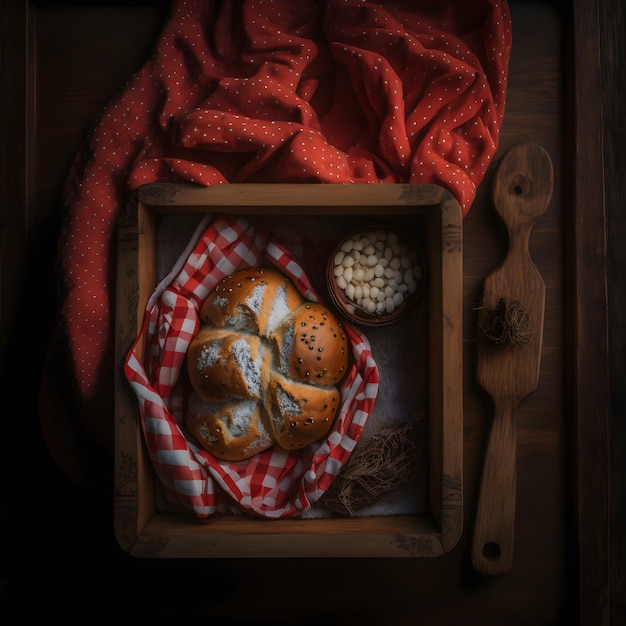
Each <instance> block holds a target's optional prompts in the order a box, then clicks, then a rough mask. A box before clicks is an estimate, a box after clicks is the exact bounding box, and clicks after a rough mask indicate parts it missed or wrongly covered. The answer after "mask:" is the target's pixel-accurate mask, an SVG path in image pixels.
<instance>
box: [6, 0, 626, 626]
mask: <svg viewBox="0 0 626 626" xmlns="http://www.w3.org/2000/svg"><path fill="white" fill-rule="evenodd" d="M166 4H167V3H165V2H154V3H151V2H143V3H142V2H137V3H134V4H132V5H130V6H127V5H125V3H117V2H112V3H110V5H109V6H107V5H106V3H94V2H77V1H74V2H66V3H64V4H63V5H62V4H61V3H55V2H31V3H24V2H21V1H19V0H2V3H1V4H0V20H1V23H0V27H1V35H2V38H1V39H0V46H2V50H1V51H2V54H1V55H0V63H1V64H2V67H1V69H2V72H1V73H0V80H1V81H2V84H1V87H2V91H1V92H0V98H1V101H2V124H3V125H2V137H1V141H2V147H3V156H2V158H3V171H4V172H5V174H4V175H3V177H2V179H1V181H0V183H1V192H2V201H3V213H2V250H1V255H2V257H1V258H2V266H1V269H2V275H1V278H2V284H1V288H2V328H1V331H2V342H3V343H2V346H1V347H2V350H3V353H4V357H5V358H4V359H3V370H2V374H3V380H4V381H5V384H6V385H7V388H13V387H15V386H16V385H17V383H18V382H19V381H20V380H22V376H23V374H22V372H24V371H28V372H29V373H30V375H31V376H32V380H36V379H38V377H39V375H40V370H41V367H42V362H40V360H39V359H35V362H33V360H32V359H31V360H30V361H26V360H25V358H24V356H23V353H24V350H23V345H24V341H26V340H25V339H23V338H24V337H27V336H29V335H28V333H29V332H30V334H31V335H32V329H33V328H37V331H38V332H37V333H35V334H36V337H35V340H36V341H31V340H30V339H29V340H28V341H31V343H30V344H29V345H33V346H35V345H36V346H37V347H38V349H39V352H33V353H34V354H42V353H43V351H44V350H45V347H44V346H45V345H46V342H47V340H48V339H49V334H50V332H51V318H50V316H46V315H45V313H44V314H43V315H42V308H41V307H37V308H36V309H34V308H32V307H30V306H29V307H26V309H25V307H24V303H25V302H31V301H32V300H30V299H29V298H32V296H31V295H30V293H29V292H28V291H27V290H25V289H24V284H25V283H26V282H32V281H33V280H36V281H38V283H39V288H40V291H39V292H38V293H39V295H40V297H43V298H44V301H46V302H49V301H51V299H52V298H53V297H54V293H55V290H54V284H53V270H52V267H51V263H52V258H53V255H54V248H55V241H56V233H57V229H58V217H59V207H58V194H59V190H60V186H61V183H62V180H63V177H64V174H65V172H66V171H67V168H68V166H69V163H70V161H71V159H72V156H73V154H74V152H75V150H76V148H77V145H78V143H79V141H80V139H81V138H82V137H83V136H84V134H85V132H86V131H87V129H88V128H89V125H90V123H91V121H92V120H93V119H94V118H95V115H96V114H97V113H98V112H99V110H100V109H101V107H102V106H104V104H106V102H107V101H108V99H109V98H110V97H112V96H113V95H114V93H115V92H116V91H117V90H118V89H119V88H120V87H121V86H122V85H123V83H124V82H125V80H126V79H127V78H128V77H129V76H130V75H131V73H132V72H134V71H135V70H136V69H138V67H140V65H141V63H142V61H143V59H145V57H146V55H147V54H148V53H149V51H150V47H151V45H152V43H153V42H154V39H155V37H156V36H157V34H158V32H159V29H160V26H161V24H162V21H163V19H164V16H165V11H164V6H165V5H166ZM510 6H511V11H512V17H513V52H512V58H511V64H510V75H509V82H508V89H509V92H508V98H507V108H506V112H505V120H504V125H503V128H502V132H501V138H500V149H499V152H498V155H497V156H496V158H495V159H494V163H493V166H492V168H491V169H490V170H489V171H488V173H487V176H486V178H485V180H484V181H483V184H482V185H481V187H480V188H479V190H478V195H477V198H476V201H475V204H474V206H473V207H472V209H471V210H470V213H469V215H468V216H467V218H466V219H465V223H464V268H465V278H464V328H465V331H464V332H465V342H464V355H463V356H464V388H465V399H464V413H465V422H464V437H465V442H464V487H465V489H464V497H465V507H464V514H465V520H464V527H465V529H466V532H465V534H464V536H463V538H462V540H461V541H460V542H459V544H458V545H457V546H456V548H455V549H454V550H452V551H451V552H449V553H448V554H446V555H445V556H443V557H441V558H436V559H432V560H424V559H415V560H407V559H403V560H402V562H401V563H399V562H397V561H396V560H387V559H367V558H366V559H358V560H352V559H280V560H271V559H254V560H246V559H243V560H236V561H232V560H209V561H206V560H199V561H196V560H193V559H191V560H183V561H180V560H162V561H155V560H142V559H130V558H128V557H127V556H125V555H124V554H122V553H121V552H120V550H119V549H118V548H117V546H116V544H115V541H114V538H113V533H112V510H111V509H112V495H111V494H112V485H111V480H112V476H111V465H110V458H109V456H108V455H107V454H106V453H104V452H102V451H94V452H90V454H91V460H92V461H93V465H94V466H95V467H94V469H93V473H92V474H91V475H90V476H89V477H88V478H89V481H87V482H82V483H81V482H80V481H78V482H77V480H75V478H76V476H73V477H68V475H67V474H65V473H63V472H62V471H61V470H60V469H59V467H58V465H57V464H56V463H55V462H54V461H53V460H52V459H51V458H50V456H49V454H48V452H47V450H46V448H45V446H44V445H43V442H42V440H41V434H40V432H39V428H38V417H37V416H38V407H37V398H36V397H35V394H34V393H33V394H28V396H27V397H25V398H24V400H23V406H22V411H21V414H20V415H19V419H15V418H14V417H13V416H12V415H8V416H7V421H8V422H9V423H8V424H7V429H8V430H7V436H9V437H12V439H10V440H11V441H19V442H20V445H19V446H11V448H10V449H9V450H7V454H5V455H3V463H5V464H6V467H5V466H3V477H4V479H5V480H4V481H3V486H5V485H6V486H5V488H4V490H3V495H4V498H3V505H2V508H1V509H0V512H1V516H2V517H1V520H0V521H1V523H2V527H1V530H2V539H1V540H0V550H1V553H0V576H1V579H0V582H1V584H0V600H2V602H3V610H6V612H7V614H8V615H9V617H11V616H13V617H15V616H23V615H29V616H31V617H32V616H39V614H40V611H39V609H40V608H45V615H47V616H52V615H55V616H57V615H58V616H61V617H63V616H65V617H68V616H72V615H73V613H74V612H77V611H74V608H73V607H76V606H77V605H76V604H75V603H74V600H73V599H74V598H78V597H80V598H82V599H83V600H84V601H85V602H86V603H87V604H88V605H89V606H90V607H91V611H92V613H93V614H94V615H95V616H97V617H101V618H107V619H109V620H110V621H113V622H118V623H119V622H122V621H123V620H131V621H132V620H135V619H145V618H151V617H155V616H166V617H167V618H170V619H175V618H184V617H187V618H189V617H195V618H198V617H200V618H204V619H206V620H208V621H210V623H215V624H223V623H228V624H244V623H249V624H270V623H271V624H290V623H294V616H297V622H298V623H299V624H303V625H306V624H318V623H320V622H324V623H327V624H328V623H343V624H353V623H354V624H381V623H385V624H394V625H403V624H427V625H428V624H437V625H443V626H445V625H448V624H449V625H456V624H465V623H474V624H481V626H491V625H493V626H500V625H502V624H507V625H508V626H515V625H519V626H528V625H530V624H532V625H535V624H546V625H552V624H555V625H556V624H559V625H560V624H566V625H570V624H576V623H579V624H581V625H584V626H607V625H609V624H610V625H611V626H613V625H616V624H624V623H625V620H626V597H625V591H624V589H625V588H626V585H625V584H624V582H625V577H624V558H625V554H626V542H625V541H624V531H623V528H624V527H625V525H626V523H625V511H626V507H625V503H624V487H623V482H624V481H623V478H622V476H623V472H624V463H623V455H620V454H619V449H620V446H621V449H623V447H624V445H626V441H625V439H626V437H625V435H626V433H625V430H626V429H625V428H624V424H625V423H626V420H625V419H624V404H625V402H624V398H625V397H626V392H625V384H624V381H623V377H622V370H623V366H624V354H626V350H625V349H624V339H625V337H626V335H625V333H624V331H623V330H622V326H621V319H622V318H623V312H624V306H625V305H624V288H623V278H622V273H623V267H624V261H625V259H624V254H625V252H624V246H623V245H622V241H623V239H624V237H625V236H626V232H625V231H626V228H625V227H626V224H625V217H624V198H625V197H626V192H625V189H626V187H625V185H626V183H625V179H626V177H624V175H623V172H624V165H625V161H624V145H626V140H625V139H626V137H625V136H624V134H625V128H624V124H625V121H624V115H623V110H624V106H625V104H626V99H625V98H624V81H623V76H624V68H625V63H624V47H623V40H624V36H625V34H626V33H625V27H624V7H623V6H622V3H621V2H620V0H607V1H606V2H599V0H591V1H589V2H587V1H586V0H573V1H572V2H567V3H565V4H563V6H562V3H556V2H555V3H550V2H524V1H521V0H519V1H515V0H511V2H510ZM573 9H575V10H573ZM9 51H10V54H9ZM598 60H602V61H603V62H604V64H603V65H602V68H600V67H599V65H598ZM600 69H602V72H600ZM603 127H604V130H605V133H604V141H602V140H601V138H602V129H603ZM524 142H533V143H536V144H538V145H540V146H542V147H543V148H544V149H545V150H546V151H547V152H548V153H549V155H550V157H551V159H552V162H553V166H554V183H555V187H554V193H553V197H552V201H551V203H550V206H549V207H548V210H547V211H546V213H545V215H544V216H542V218H541V220H540V221H539V222H538V224H537V226H536V228H535V230H534V232H533V237H532V239H531V242H530V254H531V256H532V258H533V260H534V262H535V264H536V265H537V268H538V269H539V271H540V272H541V275H542V277H543V279H544V281H545V286H546V301H545V321H544V333H543V347H542V356H541V358H542V362H541V375H540V378H539V383H538V386H537V389H536V391H535V392H534V393H533V394H532V395H531V396H529V397H528V398H527V400H526V401H525V402H524V403H523V404H522V405H520V407H519V410H518V413H517V424H518V429H517V459H516V461H517V462H516V470H517V508H516V519H515V537H514V546H515V548H514V561H513V563H514V565H513V567H512V568H511V570H510V572H509V573H508V574H507V575H506V576H500V577H496V578H493V577H487V578H485V577H481V576H479V575H477V574H476V572H475V571H474V569H473V568H472V565H471V559H470V550H471V536H472V531H473V526H474V519H475V514H476V504H477V499H478V488H479V483H480V474H481V469H482V458H483V455H484V452H485V448H486V444H487V439H488V433H489V426H490V423H491V411H492V407H491V404H490V399H489V397H488V395H487V394H486V393H485V392H484V390H481V389H480V386H479V385H478V384H477V383H476V381H475V380H474V375H475V361H476V344H477V342H476V336H475V329H476V327H477V307H478V304H479V303H480V299H481V294H482V285H483V281H484V279H485V277H486V276H487V275H488V274H489V273H490V272H491V271H492V270H493V269H494V268H495V267H497V265H498V263H499V262H500V261H501V259H502V258H503V257H504V255H505V253H506V237H505V236H504V233H503V231H502V229H501V226H500V224H499V222H498V217H497V215H496V213H495V211H494V208H493V206H492V204H491V201H490V197H489V189H490V185H491V182H492V178H493V175H494V171H495V168H496V166H497V163H498V162H499V160H500V159H501V157H502V155H503V154H505V152H506V151H507V150H508V149H509V148H510V147H511V146H513V145H515V144H519V143H524ZM7 155H10V156H11V158H7ZM605 222H606V224H608V226H609V228H608V230H607V229H606V228H605V226H606V224H605ZM609 336H610V341H609V340H608V337H609ZM61 391H62V390H61ZM111 427H112V425H111ZM613 438H614V439H613ZM80 441H82V440H79V442H78V444H76V442H74V445H80ZM609 442H611V446H609ZM70 444H71V442H70V443H68V445H70ZM18 461H19V467H20V472H19V475H16V472H15V467H17V466H18V463H17V462H18ZM33 485H37V498H36V500H35V501H34V500H33V498H32V497H31V494H32V486H33ZM61 562H62V563H64V564H65V568H64V569H65V570H66V572H67V573H66V574H64V575H60V572H59V563H61ZM104 567H106V568H108V569H109V571H110V572H111V574H110V575H109V577H108V578H106V579H105V580H104V582H103V583H102V582H101V583H99V584H94V582H93V581H94V579H95V577H96V574H97V573H99V572H100V571H102V569H103V568H104ZM320 580H322V581H324V582H323V584H322V586H321V587H320V585H319V581H320ZM165 585H166V588H167V593H163V591H164V588H165ZM35 599H36V601H35ZM9 623H10V622H9Z"/></svg>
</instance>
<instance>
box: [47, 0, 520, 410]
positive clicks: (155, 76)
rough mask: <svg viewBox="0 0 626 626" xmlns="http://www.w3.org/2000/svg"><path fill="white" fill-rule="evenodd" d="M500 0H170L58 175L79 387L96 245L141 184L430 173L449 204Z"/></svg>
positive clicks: (478, 172)
mask: <svg viewBox="0 0 626 626" xmlns="http://www.w3.org/2000/svg"><path fill="white" fill-rule="evenodd" d="M510 47H511V28H510V16H509V11H508V7H507V4H506V2H505V1H504V0H473V1H472V2H458V0H440V1H438V2H432V1H426V0H424V1H423V2H419V1H417V2H402V1H401V0H397V1H396V2H393V1H392V2H386V3H385V4H384V7H383V6H382V5H379V4H377V3H375V2H366V1H363V0H318V1H317V2H293V1H292V0H243V1H242V2H220V3H214V2H208V1H206V0H173V2H172V6H171V13H170V15H169V17H168V19H167V21H166V24H165V26H164V28H163V31H162V33H161V34H160V37H159V39H158V41H157V44H156V46H155V49H154V52H153V54H152V55H151V57H150V58H149V59H148V60H147V62H146V63H145V65H144V66H143V67H142V68H141V70H140V71H138V72H137V73H136V74H135V75H134V76H132V77H131V78H130V79H129V81H128V82H127V84H126V85H125V86H124V87H123V88H122V89H121V91H120V93H119V94H118V95H117V97H115V98H114V99H113V100H112V101H111V102H110V104H109V105H108V106H107V107H106V108H105V110H104V111H103V113H102V115H101V116H100V118H99V119H98V121H97V123H96V125H95V126H94V128H93V131H92V132H91V133H90V135H89V136H88V137H87V138H86V140H85V143H84V146H83V148H82V149H81V151H80V153H79V154H78V155H77V156H76V159H75V161H74V164H73V166H72V168H71V170H70V172H69V176H68V181H67V185H66V189H65V194H64V198H63V202H64V206H65V208H66V211H65V215H64V224H63V229H62V233H61V239H60V250H59V256H60V272H61V281H62V286H61V298H60V299H61V307H62V309H61V321H62V323H63V324H64V327H65V330H66V332H67V335H68V341H69V350H70V354H71V358H72V359H73V363H72V368H73V372H74V376H75V379H76V386H77V389H78V392H79V394H81V396H82V397H83V398H87V399H89V398H91V397H93V395H94V394H95V393H96V392H97V390H98V389H100V390H104V391H105V392H106V393H110V390H111V387H110V386H107V384H105V383H104V382H103V378H102V371H101V366H102V365H103V363H105V362H106V356H107V355H110V354H111V352H112V320H111V316H112V311H111V308H110V303H111V301H112V298H113V294H114V285H113V284H112V283H111V279H110V277H111V273H112V267H111V266H112V253H111V249H112V247H113V246H112V242H113V241H114V229H115V224H116V218H117V215H118V213H119V211H120V209H121V207H122V206H123V204H124V202H125V200H126V198H127V196H128V193H129V191H130V190H131V189H135V188H137V187H139V186H141V185H143V184H146V183H151V182H156V181H158V182H177V181H178V182H190V183H193V184H198V185H203V186H208V185H216V184H223V183H228V182H268V181H271V182H303V183H346V182H349V183H385V182H409V183H418V184H419V183H436V184H439V185H442V186H444V187H446V188H448V189H450V190H451V191H452V192H453V193H454V194H455V195H456V196H457V198H458V199H459V202H460V203H461V206H462V208H463V210H464V212H465V213H467V211H468V210H469V207H470V205H471V203H472V201H473V199H474V197H475V190H476V186H477V185H478V184H479V183H480V181H481V180H482V178H483V177H484V174H485V172H486V169H487V167H488V166H489V163H490V159H491V158H492V156H493V155H494V154H495V152H496V149H497V145H498V133H499V129H500V126H501V123H502V117H503V114H504V107H505V95H506V79H507V72H508V61H509V54H510Z"/></svg>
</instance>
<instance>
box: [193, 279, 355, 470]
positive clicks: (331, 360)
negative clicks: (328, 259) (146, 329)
mask: <svg viewBox="0 0 626 626" xmlns="http://www.w3.org/2000/svg"><path fill="white" fill-rule="evenodd" d="M200 319H201V326H200V329H199V331H198V333H197V335H196V336H195V337H194V339H193V340H192V341H191V343H190V345H189V348H188V350H187V369H188V375H189V380H190V382H191V385H192V387H193V393H192V394H191V397H190V398H189V402H188V405H187V412H186V425H187V427H188V429H189V430H190V431H191V433H192V434H193V435H194V437H195V438H196V439H197V440H198V443H199V444H200V445H201V446H202V447H203V448H204V449H206V450H207V451H208V452H210V453H211V454H213V455H214V456H215V457H217V458H219V459H222V460H226V461H239V460H244V459H247V458H249V457H251V456H253V455H254V454H257V453H258V452H261V451H262V450H265V449H267V448H269V447H271V446H272V445H274V444H278V445H279V446H280V447H281V448H284V449H285V450H294V449H299V448H303V447H305V446H307V445H309V444H310V443H313V442H314V441H317V440H318V439H321V438H322V437H324V436H325V435H326V434H327V433H328V431H329V430H330V428H331V426H332V424H333V421H334V418H335V415H336V414H337V411H338V409H339V400H340V393H339V389H338V387H337V385H338V384H339V383H340V382H341V380H342V379H343V377H344V375H345V373H346V370H347V366H348V357H349V353H348V340H347V338H346V334H345V332H344V329H343V327H342V324H341V323H340V322H339V320H338V319H337V318H336V317H335V315H334V314H333V313H331V311H329V310H328V309H327V308H326V307H325V306H323V305H321V304H317V303H314V302H309V301H307V300H305V299H304V298H303V297H302V295H301V294H300V292H299V291H298V290H297V289H296V287H295V286H294V285H293V283H292V282H291V281H290V280H289V279H288V278H287V277H286V276H284V275H283V274H281V273H280V272H279V271H278V270H274V269H268V268H265V269H261V268H249V269H246V270H240V271H238V272H235V273H234V274H232V275H231V276H228V277H227V278H225V279H223V280H222V281H221V282H220V283H219V284H218V285H217V287H216V288H215V289H214V290H213V292H212V293H211V294H210V295H209V296H208V298H207V299H206V300H205V301H204V303H203V305H202V308H201V310H200Z"/></svg>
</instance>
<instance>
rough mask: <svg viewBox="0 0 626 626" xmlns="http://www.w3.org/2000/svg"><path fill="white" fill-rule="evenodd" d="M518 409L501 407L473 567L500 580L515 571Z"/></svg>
mask: <svg viewBox="0 0 626 626" xmlns="http://www.w3.org/2000/svg"><path fill="white" fill-rule="evenodd" d="M514 413H515V407H512V406H509V407H506V406H504V407H503V406H497V405H496V407H495V413H494V416H493V423H492V425H491V431H490V434H489V442H488V444H487V451H486V456H485V462H484V466H483V474H482V479H481V484H480V491H479V497H478V510H477V515H476V527H475V530H474V539H473V543H472V565H473V567H474V569H475V570H476V571H477V572H478V573H480V574H486V575H491V576H500V575H503V574H506V573H508V572H509V570H510V569H511V565H512V563H513V544H514V529H515V500H516V428H515V419H514Z"/></svg>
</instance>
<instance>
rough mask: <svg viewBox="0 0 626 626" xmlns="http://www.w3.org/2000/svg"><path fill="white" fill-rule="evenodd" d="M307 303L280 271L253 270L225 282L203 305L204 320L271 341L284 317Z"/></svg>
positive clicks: (201, 311)
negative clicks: (238, 329) (270, 336)
mask: <svg viewBox="0 0 626 626" xmlns="http://www.w3.org/2000/svg"><path fill="white" fill-rule="evenodd" d="M303 302H304V298H303V297H302V296H301V295H300V292H299V291H298V290H297V289H296V287H295V286H294V284H293V283H292V282H291V281H290V280H289V279H288V278H287V277H286V276H284V275H283V274H281V273H280V272H278V271H276V270H272V269H264V268H258V267H251V268H248V269H245V270H241V271H239V272H235V273H234V274H231V275H230V276H227V277H226V278H223V279H222V280H221V281H220V282H219V283H218V285H217V286H216V287H215V289H214V290H213V292H212V293H211V294H210V295H209V297H208V298H207V299H206V300H205V301H204V303H203V304H202V308H201V309H200V319H201V320H202V321H203V322H204V323H206V324H212V325H213V326H219V327H222V326H227V325H228V326H233V327H235V328H240V329H243V330H248V331H250V332H256V333H258V334H259V335H261V336H262V337H269V335H271V333H272V332H273V330H274V328H275V327H276V325H277V324H279V323H280V321H281V320H282V319H283V317H284V316H285V315H286V314H288V313H289V312H290V311H293V310H294V309H295V308H296V307H298V306H299V305H300V304H302V303H303Z"/></svg>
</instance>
